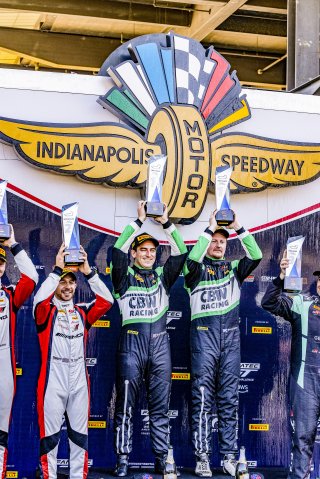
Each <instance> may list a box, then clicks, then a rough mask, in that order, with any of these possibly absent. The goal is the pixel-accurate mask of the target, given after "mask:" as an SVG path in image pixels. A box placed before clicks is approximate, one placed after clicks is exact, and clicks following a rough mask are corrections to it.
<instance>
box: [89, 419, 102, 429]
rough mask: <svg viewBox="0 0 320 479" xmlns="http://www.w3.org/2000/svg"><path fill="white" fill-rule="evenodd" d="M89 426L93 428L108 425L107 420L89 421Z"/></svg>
mask: <svg viewBox="0 0 320 479" xmlns="http://www.w3.org/2000/svg"><path fill="white" fill-rule="evenodd" d="M88 427H89V428H91V429H105V428H106V427H107V422H106V421H89V422H88Z"/></svg>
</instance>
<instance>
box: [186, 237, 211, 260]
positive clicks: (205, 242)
mask: <svg viewBox="0 0 320 479" xmlns="http://www.w3.org/2000/svg"><path fill="white" fill-rule="evenodd" d="M209 243H210V240H209V239H208V238H205V237H204V236H202V235H200V236H199V239H198V241H197V242H196V244H195V245H194V247H193V248H192V250H191V251H190V253H189V259H190V260H191V261H196V262H197V263H200V259H201V258H202V256H203V254H204V253H205V251H207V249H208V246H209Z"/></svg>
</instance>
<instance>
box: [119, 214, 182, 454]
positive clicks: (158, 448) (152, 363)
mask: <svg viewBox="0 0 320 479" xmlns="http://www.w3.org/2000/svg"><path fill="white" fill-rule="evenodd" d="M141 225H142V223H141V221H140V220H136V221H134V222H132V223H130V224H129V225H128V226H127V227H126V228H125V230H124V231H123V233H122V234H121V236H120V237H119V238H118V240H117V241H116V243H115V246H114V248H113V253H112V269H111V275H112V282H113V286H114V296H115V298H116V299H117V300H118V304H119V307H120V312H121V316H122V329H121V335H120V341H119V348H118V356H117V383H116V387H117V401H116V413H115V451H116V453H117V454H129V453H130V452H131V449H132V415H133V411H134V406H135V402H136V399H137V396H138V395H139V393H140V388H141V385H142V380H143V379H145V385H146V390H147V399H148V408H149V417H150V434H151V440H152V446H153V451H154V454H155V456H156V457H163V456H164V455H165V454H167V452H168V444H169V417H168V410H169V399H170V389H171V354H170V344H169V337H168V334H167V332H166V312H167V309H168V304H169V291H170V288H171V286H172V285H173V283H174V282H175V280H176V279H177V278H178V276H179V274H180V271H181V270H182V266H183V263H184V261H185V258H186V252H187V249H186V246H185V244H184V242H183V239H182V237H181V235H180V233H179V232H178V230H177V229H176V227H175V226H174V225H172V224H171V223H170V222H169V221H168V222H167V223H166V224H164V225H163V227H164V230H165V232H166V234H167V237H168V241H169V244H170V246H171V256H169V258H168V260H167V261H166V263H165V264H164V266H163V267H158V268H154V269H140V268H138V267H137V266H135V265H133V266H132V267H128V250H129V247H130V245H131V243H132V240H133V238H134V237H135V235H136V234H137V232H138V230H139V229H140V227H141Z"/></svg>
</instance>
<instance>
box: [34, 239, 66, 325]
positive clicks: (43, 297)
mask: <svg viewBox="0 0 320 479" xmlns="http://www.w3.org/2000/svg"><path fill="white" fill-rule="evenodd" d="M64 248H65V245H64V243H62V245H61V246H60V248H59V251H58V253H57V255H56V261H55V267H54V269H53V271H52V272H51V273H50V274H49V276H48V277H47V278H46V279H45V280H44V282H43V283H42V284H41V286H40V288H39V289H38V291H37V294H36V295H35V297H34V301H33V314H34V317H35V319H36V322H37V323H39V322H40V323H42V322H44V321H45V319H46V316H47V310H48V308H49V307H50V301H51V298H52V296H53V295H54V292H55V290H56V289H57V286H58V284H59V281H60V276H61V274H62V272H63V268H64V256H65V253H64Z"/></svg>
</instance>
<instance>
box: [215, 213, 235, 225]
mask: <svg viewBox="0 0 320 479" xmlns="http://www.w3.org/2000/svg"><path fill="white" fill-rule="evenodd" d="M216 222H217V225H218V226H228V225H231V223H233V222H234V211H233V210H226V209H225V210H219V211H217V213H216Z"/></svg>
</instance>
